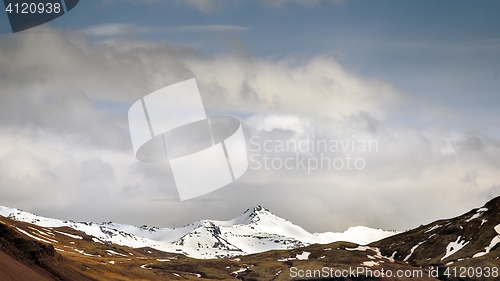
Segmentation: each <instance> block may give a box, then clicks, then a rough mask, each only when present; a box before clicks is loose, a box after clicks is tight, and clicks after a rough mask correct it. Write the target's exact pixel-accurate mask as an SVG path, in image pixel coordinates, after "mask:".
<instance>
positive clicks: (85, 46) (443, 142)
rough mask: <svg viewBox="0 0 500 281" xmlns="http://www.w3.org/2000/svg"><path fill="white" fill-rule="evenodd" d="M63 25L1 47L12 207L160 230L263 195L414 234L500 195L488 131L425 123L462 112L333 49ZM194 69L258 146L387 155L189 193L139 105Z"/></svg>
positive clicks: (318, 227) (325, 221)
mask: <svg viewBox="0 0 500 281" xmlns="http://www.w3.org/2000/svg"><path fill="white" fill-rule="evenodd" d="M120 28H121V27H119V26H118V27H116V26H115V27H113V28H108V29H106V28H104V29H102V30H101V31H100V32H101V33H100V34H116V32H117V30H120ZM50 31H51V32H45V33H41V34H35V33H23V34H18V35H16V36H9V37H5V38H3V40H2V41H0V64H1V65H2V70H1V75H0V83H1V85H2V89H1V95H0V191H1V193H2V197H1V198H0V204H3V205H10V206H13V207H21V208H23V209H26V210H28V211H38V212H40V213H41V214H42V215H47V216H52V217H60V218H63V219H77V220H94V221H99V220H114V221H119V222H122V223H130V224H137V225H139V224H140V225H142V224H148V225H159V226H179V225H182V224H185V223H189V222H192V221H194V220H197V219H204V218H215V219H230V218H232V217H235V216H237V215H238V214H239V213H240V212H242V211H243V209H245V208H247V207H250V206H252V205H256V204H263V205H265V206H266V207H268V208H270V209H271V210H272V211H274V212H275V213H276V214H278V215H281V216H283V217H285V218H287V219H290V220H291V221H294V222H296V223H298V224H301V225H304V226H305V227H306V228H307V229H308V230H310V231H327V230H339V231H340V230H343V229H345V228H347V227H349V226H352V225H357V224H365V225H369V226H373V227H383V228H394V229H406V228H408V227H411V226H415V225H418V224H420V223H425V222H428V221H431V220H433V219H436V218H439V217H443V216H452V215H456V214H457V213H460V212H463V211H466V210H467V209H468V208H471V207H474V206H477V205H479V204H481V203H483V202H482V201H481V200H483V199H484V197H485V196H493V194H494V192H496V191H497V190H498V188H496V186H498V185H499V182H500V178H499V176H498V172H497V171H498V168H499V167H498V166H499V164H498V161H497V159H498V158H499V157H500V149H499V144H498V143H499V142H498V140H496V139H494V138H491V137H486V136H485V135H484V134H483V133H482V132H481V131H476V132H469V131H460V130H458V129H457V128H455V129H453V130H452V129H449V128H446V127H444V128H443V127H438V126H422V127H418V128H416V127H414V126H413V125H412V124H414V123H415V122H417V123H418V122H419V121H421V120H427V121H428V122H430V123H431V124H432V121H433V120H436V119H439V120H441V119H442V118H447V117H446V116H448V115H449V109H446V108H443V107H437V106H435V105H433V104H430V103H429V102H420V100H419V99H415V98H414V97H413V95H412V94H411V93H408V92H405V91H401V90H399V89H397V88H395V87H394V86H393V85H392V84H391V83H389V82H387V81H382V80H380V79H375V78H366V77H362V76H360V75H357V74H355V73H353V72H351V71H349V70H347V69H346V68H345V67H343V66H342V65H341V64H339V63H338V62H337V61H336V60H335V59H334V58H332V57H329V56H326V55H318V56H314V57H311V58H310V59H307V60H304V61H296V60H294V59H292V58H284V59H279V60H272V59H267V58H258V57H250V56H240V55H234V54H223V55H217V56H210V55H207V54H204V53H201V52H200V51H198V50H194V49H192V48H189V47H186V46H182V45H173V44H170V43H168V42H150V41H137V40H135V41H134V40H130V39H128V40H125V39H121V40H116V39H113V40H104V41H99V42H95V41H93V40H91V38H90V37H89V36H88V35H85V34H82V33H80V34H71V33H67V32H64V31H60V30H54V29H51V30H50ZM98 33H99V32H98ZM118 33H119V31H118ZM193 77H195V78H196V79H197V81H198V86H199V89H200V92H201V95H202V100H203V102H204V105H205V107H206V108H207V110H208V111H209V112H210V113H211V114H214V115H217V114H221V115H233V116H237V117H239V118H240V119H241V120H242V121H243V123H244V129H245V135H246V137H247V139H248V145H249V147H250V148H255V147H254V144H252V143H251V142H250V139H251V138H252V137H254V136H258V137H260V141H261V142H263V141H279V140H281V141H287V140H295V141H300V140H304V139H306V138H310V139H311V138H314V139H316V140H321V139H324V140H329V141H330V140H338V141H345V142H347V141H354V140H360V139H361V140H363V139H374V140H376V141H377V142H378V149H377V151H372V152H358V151H350V150H349V151H340V152H329V153H328V156H329V157H330V156H331V157H343V158H345V157H346V156H348V155H349V156H350V157H353V158H358V157H362V158H363V159H364V161H365V162H366V167H365V168H364V169H363V170H348V169H340V170H332V169H329V170H328V169H323V170H321V169H316V170H313V171H307V170H304V169H295V170H287V169H272V168H271V169H258V170H253V169H252V170H250V171H248V172H247V174H245V175H244V176H243V177H242V178H241V180H239V181H237V182H236V183H235V184H232V185H230V186H227V187H225V188H223V189H220V190H218V191H216V192H214V193H212V194H209V195H207V196H204V197H202V198H200V200H199V201H187V202H179V201H177V193H176V188H175V182H174V180H173V177H172V174H171V171H170V167H169V166H168V164H159V165H156V164H146V163H141V162H138V161H137V160H136V159H135V157H134V155H133V151H132V147H131V143H130V136H129V132H128V123H127V110H128V107H129V106H130V105H131V104H132V103H134V102H135V101H137V100H139V99H140V98H141V97H143V96H145V95H147V94H148V93H151V92H152V91H154V90H157V89H159V88H162V87H164V86H166V85H170V84H173V83H175V82H179V81H183V80H186V79H190V78H193ZM401 108H404V112H403V113H402V112H401V111H402V110H401ZM401 116H404V118H403V120H401V119H402V118H401ZM405 120H406V121H408V123H406V121H405ZM261 144H262V143H261ZM320 153H321V151H310V152H305V153H300V154H299V155H298V156H299V157H320V156H321V155H320ZM262 154H263V153H262ZM267 154H268V156H269V157H272V158H281V159H286V158H288V157H297V154H296V152H295V151H285V152H281V151H277V149H274V150H272V151H270V152H267ZM262 156H263V155H262ZM464 179H468V180H464ZM471 183H473V184H471ZM242 206H243V207H242ZM179 210H183V212H179ZM174 213H175V214H176V215H175V216H172V215H170V214H174ZM311 218H314V219H311Z"/></svg>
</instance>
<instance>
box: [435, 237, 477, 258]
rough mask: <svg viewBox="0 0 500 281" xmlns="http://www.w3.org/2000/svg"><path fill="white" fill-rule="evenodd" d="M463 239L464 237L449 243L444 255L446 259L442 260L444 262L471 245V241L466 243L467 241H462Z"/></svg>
mask: <svg viewBox="0 0 500 281" xmlns="http://www.w3.org/2000/svg"><path fill="white" fill-rule="evenodd" d="M461 237H462V236H458V237H457V240H456V241H455V242H450V243H448V246H446V254H445V255H444V257H442V258H441V260H444V259H446V258H447V257H449V256H451V255H453V254H454V253H456V252H458V251H460V250H461V249H462V248H463V247H464V246H465V245H467V244H469V242H470V241H467V242H465V240H463V241H460V238H461Z"/></svg>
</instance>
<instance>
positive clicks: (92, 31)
mask: <svg viewBox="0 0 500 281" xmlns="http://www.w3.org/2000/svg"><path fill="white" fill-rule="evenodd" d="M247 29H248V28H246V27H243V26H235V25H182V26H137V25H134V24H120V23H111V24H102V25H95V26H90V27H88V28H85V29H83V30H82V32H83V33H85V34H87V35H91V36H98V37H110V36H123V35H137V34H153V33H168V32H239V31H245V30H247Z"/></svg>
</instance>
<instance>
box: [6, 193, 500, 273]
mask: <svg viewBox="0 0 500 281" xmlns="http://www.w3.org/2000/svg"><path fill="white" fill-rule="evenodd" d="M499 245H500V197H497V198H494V199H492V200H491V201H489V202H487V203H486V204H485V205H484V206H482V207H480V208H475V209H473V210H471V211H469V212H467V213H465V214H463V215H460V216H457V217H454V218H450V219H442V220H438V221H435V222H431V223H429V224H426V225H421V226H419V227H416V228H414V229H411V230H407V231H405V232H392V231H389V232H387V231H382V230H379V229H370V228H365V227H354V228H350V229H348V230H347V231H345V232H343V233H331V232H328V233H320V234H318V233H314V234H311V233H309V232H307V231H305V230H304V229H303V228H301V227H299V226H297V225H294V224H293V223H291V222H289V221H287V220H285V219H282V218H279V217H278V216H276V215H274V214H272V213H271V212H270V211H269V210H267V209H265V208H263V207H261V206H257V207H254V208H251V209H248V210H246V211H245V212H244V213H243V214H242V215H241V216H239V217H237V218H235V219H233V220H230V221H213V220H202V221H198V222H196V223H193V224H189V225H186V226H184V227H180V228H157V227H147V226H141V227H134V226H128V225H120V224H115V223H111V222H107V223H90V222H73V221H61V220H57V219H50V218H44V217H40V216H36V215H33V214H30V213H27V212H23V211H20V210H18V209H12V208H7V207H1V208H0V269H1V270H0V280H2V281H4V280H5V281H11V280H13V281H23V280H30V281H48V280H50V281H53V280H64V281H80V280H81V281H97V280H99V281H101V280H102V281H109V280H122V281H124V280H235V279H238V280H245V281H250V280H292V279H293V280H405V281H406V280H435V281H436V280H457V281H458V280H461V281H463V280H499V279H500V274H499V267H500V260H499V258H500V246H499ZM324 268H328V269H329V270H331V271H330V272H334V271H335V272H337V271H343V272H347V270H350V269H353V268H354V269H356V270H357V269H360V270H363V272H362V273H361V275H358V276H355V277H353V276H335V277H334V276H331V275H330V276H326V275H322V273H324V272H323V271H322V269H324ZM382 269H383V270H384V272H386V275H378V276H373V275H371V274H370V272H374V271H378V272H379V273H380V271H381V270H382ZM300 272H302V275H300V274H299V273H300ZM389 272H392V273H393V274H395V273H396V272H404V273H405V274H406V273H412V274H413V275H411V276H403V277H401V276H395V275H391V276H389V275H388V273H389ZM415 274H416V275H415Z"/></svg>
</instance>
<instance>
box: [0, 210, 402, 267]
mask: <svg viewBox="0 0 500 281" xmlns="http://www.w3.org/2000/svg"><path fill="white" fill-rule="evenodd" d="M0 215H2V216H4V217H8V218H10V219H13V220H16V221H22V222H26V223H31V224H35V225H37V226H40V227H45V228H57V227H70V228H72V229H74V230H77V231H81V232H83V233H85V234H86V235H90V236H93V240H94V242H98V243H113V244H117V245H121V246H129V247H132V248H143V247H150V248H153V249H157V250H160V251H163V252H169V253H179V254H184V255H187V256H190V257H194V258H220V257H230V256H237V255H245V254H253V253H259V252H264V251H268V250H276V249H295V248H298V247H303V246H307V245H310V244H315V243H318V244H326V243H331V242H335V241H348V242H353V243H356V244H361V245H365V244H368V243H371V242H374V241H377V240H380V239H383V238H386V237H389V236H391V235H394V234H397V232H395V231H383V230H380V229H372V228H368V227H361V226H358V227H352V228H349V229H348V230H347V231H345V232H343V233H333V232H326V233H314V234H312V233H309V232H307V231H306V230H304V229H303V228H301V227H300V226H298V225H295V224H293V223H292V222H290V221H288V220H285V219H283V218H280V217H278V216H276V215H274V214H273V213H271V212H270V211H269V210H267V209H266V208H263V207H262V206H257V207H254V208H250V209H247V210H246V211H245V212H244V213H243V214H242V215H240V216H239V217H237V218H235V219H232V220H230V221H216V220H201V221H198V222H195V223H192V224H189V225H186V226H183V227H180V228H158V227H147V226H141V227H135V226H130V225H123V224H116V223H111V222H108V223H91V222H74V221H62V220H58V219H51V218H45V217H40V216H37V215H34V214H31V213H27V212H24V211H21V210H18V209H13V208H8V207H2V206H0Z"/></svg>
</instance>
